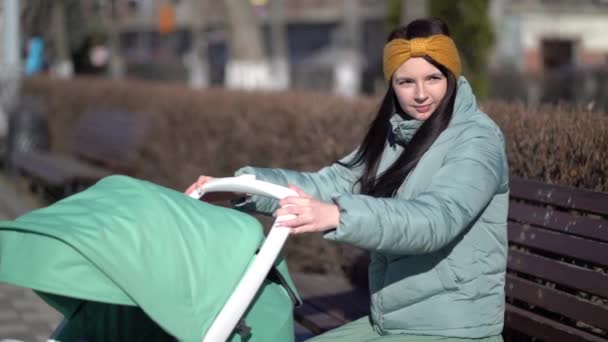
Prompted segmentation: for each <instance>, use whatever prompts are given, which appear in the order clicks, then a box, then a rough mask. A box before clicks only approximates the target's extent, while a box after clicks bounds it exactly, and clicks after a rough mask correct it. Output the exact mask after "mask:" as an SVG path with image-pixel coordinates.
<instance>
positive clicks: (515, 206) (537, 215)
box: [509, 201, 608, 242]
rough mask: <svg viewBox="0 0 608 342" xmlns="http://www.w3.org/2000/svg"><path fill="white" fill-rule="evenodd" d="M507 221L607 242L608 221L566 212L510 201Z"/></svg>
mask: <svg viewBox="0 0 608 342" xmlns="http://www.w3.org/2000/svg"><path fill="white" fill-rule="evenodd" d="M509 219H510V220H513V221H517V222H520V223H530V224H533V225H537V226H542V227H546V228H549V229H553V230H557V231H561V232H564V233H568V234H575V235H580V236H583V237H588V238H592V239H598V240H600V241H604V242H608V220H604V219H594V218H590V217H581V216H573V215H572V214H570V213H567V212H562V211H557V210H550V209H547V208H542V207H538V206H533V205H530V204H525V203H517V202H512V201H511V202H510V203H509Z"/></svg>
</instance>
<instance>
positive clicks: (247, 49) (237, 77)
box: [224, 0, 274, 89]
mask: <svg viewBox="0 0 608 342" xmlns="http://www.w3.org/2000/svg"><path fill="white" fill-rule="evenodd" d="M224 5H225V8H226V13H227V19H228V21H227V24H228V27H229V30H230V40H229V47H230V58H229V60H228V64H227V65H226V77H225V85H226V87H228V88H240V89H254V88H265V89H269V88H273V87H274V84H273V82H272V77H271V70H270V63H269V62H268V59H267V58H266V56H265V53H264V49H263V41H262V32H261V29H260V25H259V24H258V20H257V17H256V15H255V13H254V12H253V7H252V5H251V4H250V3H249V1H244V0H225V1H224Z"/></svg>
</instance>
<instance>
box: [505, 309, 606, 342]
mask: <svg viewBox="0 0 608 342" xmlns="http://www.w3.org/2000/svg"><path fill="white" fill-rule="evenodd" d="M505 325H506V326H507V328H509V329H513V330H516V331H520V332H522V333H524V334H527V335H529V336H536V337H539V338H541V339H543V340H545V341H569V342H605V341H606V340H605V339H603V338H601V337H597V336H595V335H592V334H589V333H587V332H585V331H581V330H578V329H576V328H573V327H570V326H567V325H565V324H561V323H559V322H555V321H552V320H550V319H548V318H545V317H543V316H540V315H537V314H535V313H532V312H529V311H526V310H522V309H520V308H518V307H515V306H513V305H511V304H507V305H506V312H505Z"/></svg>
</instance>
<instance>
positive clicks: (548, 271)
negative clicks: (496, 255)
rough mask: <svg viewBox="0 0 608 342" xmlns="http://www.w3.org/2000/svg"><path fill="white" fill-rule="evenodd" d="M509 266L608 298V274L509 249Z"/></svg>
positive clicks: (515, 269) (512, 268)
mask: <svg viewBox="0 0 608 342" xmlns="http://www.w3.org/2000/svg"><path fill="white" fill-rule="evenodd" d="M508 267H509V269H511V270H514V271H518V272H522V273H525V274H529V275H532V276H535V277H539V278H542V279H545V280H549V281H552V282H555V283H557V284H561V285H565V286H568V287H571V288H574V289H578V290H582V291H586V292H589V293H592V294H595V295H598V296H602V297H607V298H608V274H605V273H601V272H599V271H594V270H590V269H587V268H583V267H579V266H576V265H572V264H568V263H565V262H561V261H557V260H554V259H549V258H545V257H542V256H539V255H534V254H530V253H525V252H522V251H518V250H515V249H510V250H509V263H508Z"/></svg>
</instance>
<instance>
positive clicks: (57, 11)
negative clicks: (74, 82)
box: [51, 0, 74, 78]
mask: <svg viewBox="0 0 608 342" xmlns="http://www.w3.org/2000/svg"><path fill="white" fill-rule="evenodd" d="M65 17H66V14H65V0H54V1H53V7H52V13H51V22H52V25H51V30H52V35H53V47H54V58H55V60H54V63H53V67H52V70H53V72H54V74H55V75H57V76H58V77H61V78H70V77H72V74H73V73H74V65H73V63H72V60H71V58H70V47H69V43H68V33H67V24H66V18H65Z"/></svg>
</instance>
